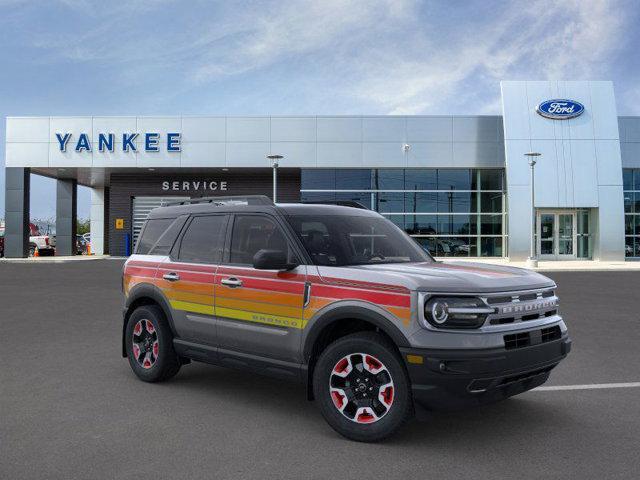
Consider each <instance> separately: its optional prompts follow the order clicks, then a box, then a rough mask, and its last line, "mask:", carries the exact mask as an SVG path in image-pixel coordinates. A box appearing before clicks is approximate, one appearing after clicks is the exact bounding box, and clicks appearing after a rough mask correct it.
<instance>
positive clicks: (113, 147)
mask: <svg viewBox="0 0 640 480" xmlns="http://www.w3.org/2000/svg"><path fill="white" fill-rule="evenodd" d="M501 91H502V115H501V116H474V115H468V116H440V115H439V116H249V117H238V116H227V117H224V116H201V117H186V116H167V117H159V116H158V117H128V116H127V117H124V116H123V117H104V116H77V117H56V116H51V117H10V118H7V129H6V131H7V134H6V135H7V137H6V187H5V188H6V192H5V198H6V213H5V223H6V231H5V254H6V256H7V257H23V256H26V255H27V253H28V247H29V238H28V223H29V193H30V175H31V174H36V175H43V176H46V177H50V178H54V179H56V182H57V195H56V231H57V239H56V240H57V254H58V255H69V254H71V253H72V252H73V251H74V248H75V247H74V243H75V233H76V220H75V218H76V210H77V186H78V185H84V186H87V187H89V188H90V189H91V244H92V251H93V253H95V254H103V253H104V254H107V253H108V254H110V255H115V256H122V255H127V254H129V253H130V252H131V251H132V248H133V245H135V241H136V238H137V236H138V234H139V232H140V227H141V225H142V223H143V222H144V219H145V218H146V215H147V213H148V212H149V210H150V209H151V208H154V207H155V206H158V205H161V204H163V203H166V202H167V201H171V200H182V199H188V198H193V197H202V196H220V195H223V196H228V195H252V194H264V195H269V196H271V195H272V188H273V187H272V176H273V175H272V174H273V171H272V164H271V160H270V159H268V158H267V156H268V155H270V154H278V155H282V157H283V158H282V159H281V160H279V165H278V169H277V178H278V182H277V186H278V189H277V201H278V202H297V201H314V202H324V201H326V202H339V201H355V202H358V203H360V204H362V205H364V206H366V207H367V208H371V209H374V210H376V211H378V212H380V213H381V214H382V215H385V216H386V217H388V218H389V219H390V220H391V221H392V222H394V223H395V224H397V225H398V226H399V227H400V228H402V229H404V230H406V231H407V232H408V233H409V234H410V235H412V236H414V237H415V239H416V241H418V242H420V243H421V244H422V245H423V246H424V247H425V248H427V249H429V250H430V251H431V252H432V253H433V254H434V255H436V256H439V257H440V256H442V257H449V256H451V257H458V258H460V257H507V258H508V259H510V260H514V261H519V260H523V259H525V258H527V257H528V256H529V251H530V243H531V238H532V227H533V223H534V222H533V221H532V220H533V217H534V215H535V225H536V228H535V230H536V231H535V242H534V243H535V248H536V251H537V255H538V257H539V258H540V259H547V260H570V259H583V260H606V261H615V260H623V259H625V258H626V259H634V258H640V117H619V116H618V115H617V110H616V102H615V95H614V88H613V84H612V83H611V82H608V81H509V82H502V84H501ZM531 152H534V153H539V154H540V155H539V156H537V157H529V156H527V155H525V154H527V153H531ZM531 158H533V159H534V160H535V161H536V163H535V167H534V169H533V176H532V169H531V167H530V164H529V162H530V159H531ZM532 178H534V182H533V184H534V188H533V189H532V182H531V179H532ZM532 190H533V192H532ZM532 193H533V196H532ZM532 198H533V200H532ZM532 201H533V203H532Z"/></svg>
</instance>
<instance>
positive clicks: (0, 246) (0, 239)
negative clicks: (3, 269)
mask: <svg viewBox="0 0 640 480" xmlns="http://www.w3.org/2000/svg"><path fill="white" fill-rule="evenodd" d="M2 257H4V225H3V226H0V258H2Z"/></svg>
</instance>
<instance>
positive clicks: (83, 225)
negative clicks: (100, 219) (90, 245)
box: [78, 218, 91, 235]
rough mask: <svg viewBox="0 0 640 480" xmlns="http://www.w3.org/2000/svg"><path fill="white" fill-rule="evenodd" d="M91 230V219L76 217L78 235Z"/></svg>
mask: <svg viewBox="0 0 640 480" xmlns="http://www.w3.org/2000/svg"><path fill="white" fill-rule="evenodd" d="M90 231H91V220H89V219H86V218H84V219H83V218H79V219H78V235H84V234H85V233H89V232H90Z"/></svg>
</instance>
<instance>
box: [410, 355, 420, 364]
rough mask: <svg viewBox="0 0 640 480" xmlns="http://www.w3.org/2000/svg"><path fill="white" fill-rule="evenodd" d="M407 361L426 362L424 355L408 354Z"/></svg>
mask: <svg viewBox="0 0 640 480" xmlns="http://www.w3.org/2000/svg"><path fill="white" fill-rule="evenodd" d="M407 362H409V363H415V364H416V365H422V364H423V363H424V359H423V358H422V355H407Z"/></svg>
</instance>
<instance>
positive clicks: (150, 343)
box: [131, 319, 160, 370]
mask: <svg viewBox="0 0 640 480" xmlns="http://www.w3.org/2000/svg"><path fill="white" fill-rule="evenodd" d="M132 336H133V339H132V343H133V345H132V349H131V352H132V354H133V358H134V359H135V361H136V363H137V364H138V365H140V366H141V367H142V368H144V369H145V370H149V369H150V368H153V366H154V365H155V364H156V361H157V360H158V354H159V353H160V342H159V340H158V332H157V331H156V328H155V327H154V326H153V322H152V321H151V320H147V319H142V320H138V322H137V323H136V324H135V326H134V327H133V335H132Z"/></svg>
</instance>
